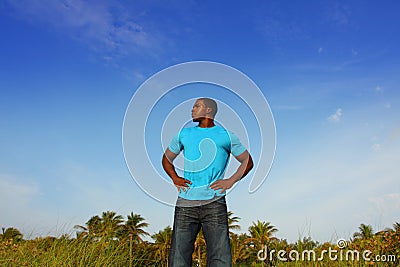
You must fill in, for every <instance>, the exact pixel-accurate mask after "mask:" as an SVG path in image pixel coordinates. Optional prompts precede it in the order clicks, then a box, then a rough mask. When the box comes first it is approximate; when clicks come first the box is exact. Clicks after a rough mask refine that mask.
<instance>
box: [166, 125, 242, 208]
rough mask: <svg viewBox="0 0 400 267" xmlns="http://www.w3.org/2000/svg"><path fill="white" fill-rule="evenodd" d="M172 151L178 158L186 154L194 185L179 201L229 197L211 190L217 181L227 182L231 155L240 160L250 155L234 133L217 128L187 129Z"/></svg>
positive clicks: (187, 170) (188, 173) (186, 167)
mask: <svg viewBox="0 0 400 267" xmlns="http://www.w3.org/2000/svg"><path fill="white" fill-rule="evenodd" d="M168 148H169V150H171V152H173V153H175V154H179V153H180V152H181V151H182V150H183V156H184V177H185V179H187V180H189V181H191V182H192V184H191V185H190V188H189V189H188V190H186V192H185V191H183V190H181V192H180V193H179V197H182V198H185V199H189V200H207V199H212V198H213V197H214V196H223V195H225V192H224V193H222V194H221V193H219V190H213V189H211V188H210V187H209V186H210V185H211V184H212V183H213V182H215V181H216V180H217V179H223V177H224V173H225V169H226V167H227V165H228V161H229V156H230V154H231V153H232V155H234V156H235V157H236V156H239V155H240V154H242V153H243V152H244V151H246V148H245V147H244V146H243V145H242V144H241V143H240V141H239V139H238V138H237V136H236V135H235V134H234V133H232V132H230V131H227V130H225V129H224V128H222V127H220V126H217V125H216V126H214V127H211V128H201V127H199V126H196V127H191V128H183V129H182V130H181V131H180V132H179V133H178V134H177V135H175V137H174V138H173V139H172V141H171V143H170V145H169V147H168Z"/></svg>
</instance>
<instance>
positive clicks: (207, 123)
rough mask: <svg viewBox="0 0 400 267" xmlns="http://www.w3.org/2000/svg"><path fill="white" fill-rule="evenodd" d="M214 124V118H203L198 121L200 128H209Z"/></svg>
mask: <svg viewBox="0 0 400 267" xmlns="http://www.w3.org/2000/svg"><path fill="white" fill-rule="evenodd" d="M214 126H215V124H214V119H211V118H204V119H202V120H201V121H200V122H199V127H200V128H211V127H214Z"/></svg>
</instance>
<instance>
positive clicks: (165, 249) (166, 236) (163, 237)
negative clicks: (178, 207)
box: [151, 226, 172, 266]
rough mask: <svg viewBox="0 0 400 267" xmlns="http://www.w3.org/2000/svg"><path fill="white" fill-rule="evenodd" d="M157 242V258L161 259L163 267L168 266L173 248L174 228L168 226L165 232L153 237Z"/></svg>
mask: <svg viewBox="0 0 400 267" xmlns="http://www.w3.org/2000/svg"><path fill="white" fill-rule="evenodd" d="M151 237H152V238H153V239H154V241H155V247H156V253H155V255H154V256H155V257H156V258H159V259H161V266H168V255H169V250H170V248H171V240H172V228H171V226H167V227H165V228H164V230H162V231H159V232H158V233H156V234H154V235H152V236H151Z"/></svg>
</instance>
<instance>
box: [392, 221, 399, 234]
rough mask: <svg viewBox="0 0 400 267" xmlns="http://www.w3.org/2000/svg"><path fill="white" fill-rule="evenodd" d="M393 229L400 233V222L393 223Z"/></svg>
mask: <svg viewBox="0 0 400 267" xmlns="http://www.w3.org/2000/svg"><path fill="white" fill-rule="evenodd" d="M393 230H394V232H396V233H400V223H399V222H395V223H394V224H393Z"/></svg>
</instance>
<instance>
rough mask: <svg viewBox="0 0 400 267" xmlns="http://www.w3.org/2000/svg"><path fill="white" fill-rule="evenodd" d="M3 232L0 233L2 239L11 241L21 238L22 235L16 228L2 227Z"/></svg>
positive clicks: (17, 240)
mask: <svg viewBox="0 0 400 267" xmlns="http://www.w3.org/2000/svg"><path fill="white" fill-rule="evenodd" d="M2 230H3V234H2V235H0V236H1V239H3V240H12V241H13V242H19V241H21V240H22V239H23V235H22V234H21V232H20V231H19V230H18V229H17V228H13V227H10V228H7V229H5V228H2Z"/></svg>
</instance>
